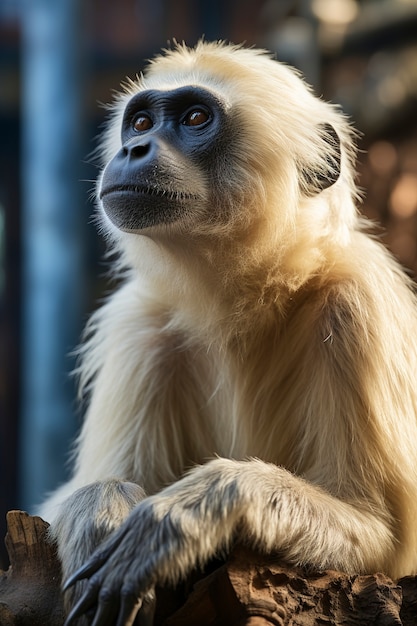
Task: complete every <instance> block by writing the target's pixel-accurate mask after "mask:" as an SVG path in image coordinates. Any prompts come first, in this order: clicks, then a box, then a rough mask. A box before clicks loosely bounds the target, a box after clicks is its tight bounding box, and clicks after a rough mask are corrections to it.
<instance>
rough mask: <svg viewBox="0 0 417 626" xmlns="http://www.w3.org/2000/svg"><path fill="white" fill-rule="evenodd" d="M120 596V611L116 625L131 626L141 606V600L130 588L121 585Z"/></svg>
mask: <svg viewBox="0 0 417 626" xmlns="http://www.w3.org/2000/svg"><path fill="white" fill-rule="evenodd" d="M120 598H121V602H120V611H119V617H118V620H117V624H116V626H132V624H134V623H135V618H136V615H137V614H138V612H139V609H140V608H141V606H142V600H141V599H140V598H138V596H137V594H135V593H134V591H133V590H132V589H130V588H127V587H122V589H121V592H120Z"/></svg>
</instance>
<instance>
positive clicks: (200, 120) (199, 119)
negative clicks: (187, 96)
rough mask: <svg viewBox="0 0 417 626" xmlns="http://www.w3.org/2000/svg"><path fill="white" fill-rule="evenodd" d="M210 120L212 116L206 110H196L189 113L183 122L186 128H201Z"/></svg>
mask: <svg viewBox="0 0 417 626" xmlns="http://www.w3.org/2000/svg"><path fill="white" fill-rule="evenodd" d="M209 119H210V115H209V113H208V112H207V111H205V110H204V109H200V108H196V109H191V110H190V111H188V112H187V113H186V115H185V117H184V119H183V121H182V123H183V124H184V125H185V126H201V125H202V124H205V123H206V122H208V121H209Z"/></svg>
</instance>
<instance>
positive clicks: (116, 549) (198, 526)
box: [64, 459, 238, 626]
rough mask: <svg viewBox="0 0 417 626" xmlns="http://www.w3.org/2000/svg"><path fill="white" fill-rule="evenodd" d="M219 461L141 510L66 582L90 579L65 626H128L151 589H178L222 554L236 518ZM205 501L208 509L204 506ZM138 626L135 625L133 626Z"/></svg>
mask: <svg viewBox="0 0 417 626" xmlns="http://www.w3.org/2000/svg"><path fill="white" fill-rule="evenodd" d="M219 465H222V466H226V465H227V466H229V465H230V468H229V469H231V470H232V469H233V462H230V461H227V462H226V461H222V460H220V459H218V460H216V461H212V462H211V463H209V464H208V465H206V466H205V467H204V468H197V469H196V470H194V471H193V472H192V473H191V474H190V475H189V476H187V477H185V478H183V479H182V480H180V481H178V482H177V483H175V484H173V485H171V487H168V488H166V489H165V490H164V491H163V492H161V493H159V494H157V495H155V496H151V497H149V498H146V499H145V500H143V501H142V502H141V503H139V504H138V505H137V506H136V507H135V508H134V509H133V511H131V513H130V515H129V516H128V517H127V519H126V520H125V521H124V522H123V524H122V525H121V526H120V528H119V529H117V530H116V531H115V532H114V533H113V534H112V535H111V537H110V538H109V539H108V540H107V541H106V542H105V543H103V544H102V545H101V546H100V547H99V548H98V550H96V552H95V553H94V554H93V555H92V557H91V558H90V559H89V560H88V561H87V562H86V563H85V564H84V565H83V566H82V567H81V568H79V569H78V570H77V571H76V572H75V573H74V574H73V575H72V576H71V577H70V578H69V579H68V580H67V582H66V584H65V586H64V590H66V589H68V588H69V587H71V586H72V585H74V584H75V583H76V582H77V581H80V580H82V579H85V578H88V579H89V581H88V583H87V584H86V587H85V590H84V591H83V592H82V593H81V596H80V599H79V600H78V602H77V603H76V604H75V606H74V607H73V609H72V610H71V612H70V614H69V615H68V618H67V621H66V622H65V626H70V625H71V624H74V623H75V621H76V619H77V618H79V617H80V616H81V615H84V614H85V613H88V615H94V618H93V620H92V622H91V623H92V624H93V626H106V625H113V624H117V626H130V625H131V624H133V623H134V622H135V619H136V616H138V618H139V619H140V621H142V617H141V613H142V612H143V611H144V608H143V605H144V604H145V603H146V600H147V598H148V597H149V594H150V593H152V591H153V589H154V587H155V585H160V586H162V585H164V584H167V583H171V584H176V583H178V582H179V581H180V580H181V579H182V578H184V577H185V576H186V575H187V574H188V573H189V572H190V571H191V570H192V569H193V568H194V567H195V566H196V565H197V564H203V563H205V562H206V561H207V560H208V559H209V558H210V557H211V556H213V555H214V554H215V553H216V552H217V550H218V549H219V548H222V547H225V546H226V545H227V544H228V542H229V540H230V538H231V536H232V533H233V530H234V528H235V523H236V517H237V515H236V514H237V508H238V507H236V496H237V490H236V484H235V481H234V480H233V478H234V476H233V471H232V472H231V475H230V476H229V477H226V478H223V480H219V475H218V470H219V467H218V466H219ZM208 500H210V506H208ZM135 623H137V622H135Z"/></svg>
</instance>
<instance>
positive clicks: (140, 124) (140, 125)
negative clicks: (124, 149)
mask: <svg viewBox="0 0 417 626" xmlns="http://www.w3.org/2000/svg"><path fill="white" fill-rule="evenodd" d="M152 126H153V122H152V120H151V118H150V117H149V115H146V114H145V113H141V114H140V115H138V116H137V118H136V119H135V120H134V122H133V128H134V130H135V131H136V132H137V133H143V132H144V131H145V130H149V129H150V128H152Z"/></svg>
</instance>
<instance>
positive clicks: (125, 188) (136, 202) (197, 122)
mask: <svg viewBox="0 0 417 626" xmlns="http://www.w3.org/2000/svg"><path fill="white" fill-rule="evenodd" d="M227 127H228V124H227V116H226V111H225V108H224V105H223V103H222V102H221V101H219V100H218V99H217V98H216V96H214V94H212V93H211V92H209V91H207V90H205V89H202V88H200V87H192V86H187V87H180V88H178V89H174V90H172V91H157V90H148V91H143V92H141V93H138V94H137V95H135V96H133V98H132V99H131V100H130V101H129V103H128V104H127V106H126V110H125V113H124V118H123V124H122V144H123V145H122V148H121V149H120V150H119V152H118V153H117V154H116V155H115V157H114V158H113V159H112V160H111V161H110V163H109V164H108V165H107V167H106V168H105V170H104V173H103V178H102V182H101V188H100V194H99V196H100V200H101V202H102V205H103V208H104V210H105V212H106V214H107V216H108V217H109V219H110V220H111V221H112V222H113V224H115V226H117V227H118V228H120V229H121V230H140V229H144V228H148V227H152V226H157V225H159V224H170V223H172V222H175V221H177V220H180V219H182V218H184V217H186V216H187V215H190V214H194V213H195V212H196V211H197V212H201V211H204V210H206V209H207V205H208V202H209V198H210V189H211V187H212V185H213V180H214V179H216V178H218V176H219V169H220V168H221V162H220V161H221V159H220V160H219V158H218V157H219V155H220V154H223V153H224V145H225V142H227V141H228V136H229V137H230V132H227Z"/></svg>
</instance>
